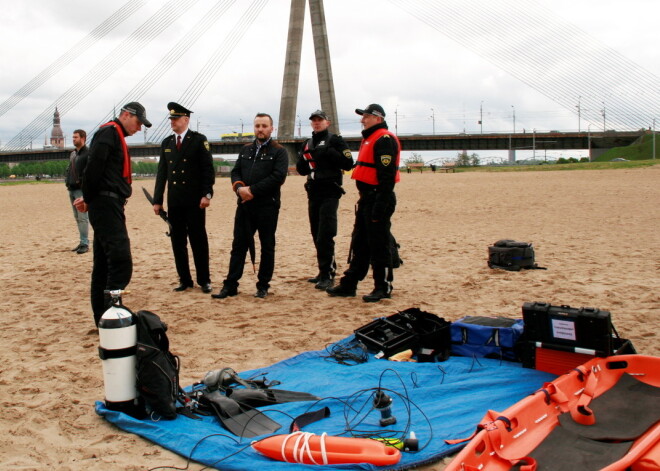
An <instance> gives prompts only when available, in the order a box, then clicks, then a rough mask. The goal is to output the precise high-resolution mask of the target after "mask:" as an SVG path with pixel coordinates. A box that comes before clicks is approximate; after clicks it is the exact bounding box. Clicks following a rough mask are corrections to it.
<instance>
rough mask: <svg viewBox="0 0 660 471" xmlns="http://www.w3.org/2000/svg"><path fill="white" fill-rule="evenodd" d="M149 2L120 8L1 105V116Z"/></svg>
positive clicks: (139, 0)
mask: <svg viewBox="0 0 660 471" xmlns="http://www.w3.org/2000/svg"><path fill="white" fill-rule="evenodd" d="M147 1H148V0H129V1H128V2H127V3H126V4H124V6H122V7H121V8H119V10H117V11H116V12H114V13H113V14H112V15H111V16H110V17H108V18H107V19H106V20H105V21H103V22H102V23H101V24H99V25H98V26H97V27H96V28H94V29H93V30H92V31H90V32H89V34H87V36H85V37H84V38H83V39H81V40H80V41H78V43H77V44H76V45H75V46H73V47H72V48H71V49H69V50H68V51H67V52H65V53H64V54H62V55H61V56H60V57H58V58H57V59H55V60H54V61H53V62H52V63H51V64H50V65H49V66H47V67H46V68H45V69H43V70H42V71H41V72H39V74H37V75H36V76H35V77H34V78H33V79H32V80H30V81H29V82H28V83H26V84H25V85H23V86H22V87H21V88H20V89H19V90H18V91H16V92H15V93H14V94H13V95H12V96H10V97H9V98H7V99H6V100H5V101H4V102H2V104H0V116H2V115H4V114H5V113H6V112H7V111H9V110H10V109H12V108H13V107H14V106H15V105H16V104H18V103H20V102H21V101H22V100H23V99H24V98H26V97H27V96H29V95H30V94H31V93H32V92H33V91H34V90H36V89H37V88H39V87H40V86H41V85H43V84H44V83H45V82H46V81H47V80H48V79H50V78H51V77H53V76H54V75H55V74H57V73H58V72H59V71H60V70H62V69H63V68H64V67H65V66H67V65H69V64H70V63H71V62H72V61H73V60H74V59H76V58H77V57H80V55H81V54H82V53H83V52H85V51H86V50H87V49H89V48H90V47H91V46H93V45H94V44H96V43H97V42H98V41H99V40H100V39H101V38H103V37H104V36H106V35H107V34H108V33H109V32H110V31H112V30H113V29H114V28H116V27H117V26H118V25H120V24H121V23H122V22H123V21H124V20H125V19H126V18H128V17H130V16H131V15H132V14H133V13H135V12H136V11H137V10H138V9H140V8H142V7H143V6H144V5H145V4H146V3H147Z"/></svg>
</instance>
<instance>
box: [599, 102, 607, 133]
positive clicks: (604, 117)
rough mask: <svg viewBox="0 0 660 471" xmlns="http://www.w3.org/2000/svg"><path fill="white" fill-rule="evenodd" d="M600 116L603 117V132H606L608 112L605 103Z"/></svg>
mask: <svg viewBox="0 0 660 471" xmlns="http://www.w3.org/2000/svg"><path fill="white" fill-rule="evenodd" d="M600 114H602V115H603V132H605V128H606V127H607V126H606V125H605V119H606V115H607V110H606V109H605V102H603V109H602V110H600Z"/></svg>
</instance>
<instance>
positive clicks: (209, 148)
mask: <svg viewBox="0 0 660 471" xmlns="http://www.w3.org/2000/svg"><path fill="white" fill-rule="evenodd" d="M204 148H205V149H206V150H207V151H209V152H211V145H210V144H209V141H204Z"/></svg>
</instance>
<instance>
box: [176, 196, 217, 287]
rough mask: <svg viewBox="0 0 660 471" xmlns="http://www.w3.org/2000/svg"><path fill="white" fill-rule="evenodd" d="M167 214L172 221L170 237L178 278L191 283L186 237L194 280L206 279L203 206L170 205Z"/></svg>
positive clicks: (207, 244)
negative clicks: (193, 267)
mask: <svg viewBox="0 0 660 471" xmlns="http://www.w3.org/2000/svg"><path fill="white" fill-rule="evenodd" d="M167 214H168V216H169V219H170V224H172V231H171V233H170V238H171V240H172V252H173V253H174V264H175V265H176V272H177V274H178V275H179V281H180V282H181V283H183V284H186V285H192V284H193V282H192V276H191V275H190V262H189V259H188V240H190V248H191V249H192V253H193V261H194V262H195V273H196V276H197V283H198V284H199V285H203V284H205V283H210V282H211V276H210V274H209V239H208V235H207V234H206V209H203V208H200V207H199V206H170V207H169V208H168V213H167Z"/></svg>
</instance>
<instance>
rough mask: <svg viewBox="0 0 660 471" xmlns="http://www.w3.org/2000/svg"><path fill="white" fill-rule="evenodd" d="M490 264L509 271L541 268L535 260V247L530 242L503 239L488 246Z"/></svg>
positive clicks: (491, 266)
mask: <svg viewBox="0 0 660 471" xmlns="http://www.w3.org/2000/svg"><path fill="white" fill-rule="evenodd" d="M488 266H489V267H490V268H501V269H503V270H509V271H520V270H522V269H540V270H545V268H543V267H539V266H538V265H537V264H536V263H535V261H534V247H533V246H532V244H531V243H529V242H517V241H515V240H511V239H502V240H498V241H497V242H495V244H494V245H492V246H490V247H488Z"/></svg>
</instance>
